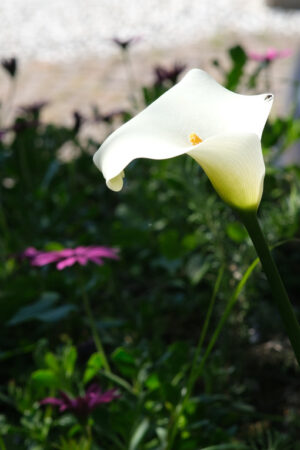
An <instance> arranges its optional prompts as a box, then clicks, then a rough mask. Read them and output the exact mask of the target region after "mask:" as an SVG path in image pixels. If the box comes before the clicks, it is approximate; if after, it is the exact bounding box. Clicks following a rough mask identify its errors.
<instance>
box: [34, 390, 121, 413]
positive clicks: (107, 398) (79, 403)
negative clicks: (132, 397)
mask: <svg viewBox="0 0 300 450" xmlns="http://www.w3.org/2000/svg"><path fill="white" fill-rule="evenodd" d="M119 397H120V395H119V394H118V393H117V390H116V389H110V390H109V391H106V392H102V391H101V389H100V387H99V386H98V385H97V384H92V385H91V386H90V387H89V388H88V389H87V391H86V393H85V395H84V396H82V397H76V398H71V397H69V395H68V394H66V393H65V392H60V397H59V398H57V397H47V398H44V399H43V400H42V401H41V402H40V405H53V406H58V407H59V411H60V412H64V411H71V412H72V413H73V414H74V415H75V416H77V417H78V418H80V419H83V418H86V417H87V416H88V415H89V414H91V412H92V411H93V410H94V409H95V408H96V407H97V406H99V405H101V404H102V403H110V402H112V401H113V400H115V399H116V398H119Z"/></svg>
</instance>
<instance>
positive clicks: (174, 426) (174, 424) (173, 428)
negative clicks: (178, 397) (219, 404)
mask: <svg viewBox="0 0 300 450" xmlns="http://www.w3.org/2000/svg"><path fill="white" fill-rule="evenodd" d="M223 274H224V265H222V266H221V267H220V269H219V272H218V276H217V280H216V283H215V286H214V289H213V293H212V296H211V299H210V302H209V307H208V310H207V313H206V316H205V320H204V325H203V328H202V330H201V334H200V338H199V341H198V345H197V348H196V351H195V355H194V359H193V363H192V368H191V372H190V376H189V379H188V382H187V388H186V393H185V395H184V398H183V400H182V402H181V403H180V404H179V405H178V407H177V408H176V410H175V414H174V417H173V418H172V419H171V421H170V426H169V438H168V447H167V449H171V448H172V445H173V442H174V439H175V437H176V434H177V430H178V419H179V417H180V415H181V413H182V412H183V411H184V409H185V406H186V404H187V402H188V400H189V398H190V396H191V393H192V391H193V388H194V384H195V382H196V380H197V378H198V374H199V368H198V359H199V356H200V354H201V351H202V347H203V342H204V339H205V337H206V334H207V330H208V326H209V324H210V319H211V315H212V311H213V307H214V304H215V300H216V297H217V294H218V292H219V288H220V284H221V281H222V278H223Z"/></svg>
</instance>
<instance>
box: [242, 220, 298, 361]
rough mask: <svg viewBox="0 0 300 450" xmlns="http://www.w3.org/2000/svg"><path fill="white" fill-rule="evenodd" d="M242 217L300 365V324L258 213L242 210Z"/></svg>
mask: <svg viewBox="0 0 300 450" xmlns="http://www.w3.org/2000/svg"><path fill="white" fill-rule="evenodd" d="M240 218H241V220H242V222H243V223H244V225H245V227H246V229H247V231H248V233H249V236H250V238H251V240H252V242H253V244H254V247H255V249H256V252H257V254H258V256H259V259H260V261H261V264H262V267H263V269H264V272H265V274H266V276H267V278H268V281H269V284H270V287H271V291H272V294H273V298H274V300H275V302H276V304H277V307H278V310H279V313H280V315H281V318H282V321H283V323H284V326H285V329H286V332H287V334H288V337H289V339H290V342H291V344H292V347H293V349H294V352H295V356H296V358H297V361H298V364H299V366H300V326H299V323H298V321H297V318H296V315H295V313H294V310H293V307H292V305H291V302H290V300H289V298H288V295H287V293H286V290H285V287H284V285H283V283H282V280H281V277H280V275H279V272H278V269H277V267H276V264H275V262H274V260H273V258H272V255H271V253H270V250H269V247H268V245H267V243H266V240H265V237H264V234H263V232H262V230H261V227H260V225H259V222H258V219H257V216H256V213H255V212H240Z"/></svg>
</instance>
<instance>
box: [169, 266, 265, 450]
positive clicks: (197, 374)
mask: <svg viewBox="0 0 300 450" xmlns="http://www.w3.org/2000/svg"><path fill="white" fill-rule="evenodd" d="M258 261H259V259H258V258H256V259H255V260H254V261H253V263H252V264H251V265H250V266H249V267H248V269H247V270H246V272H245V274H244V276H243V278H242V279H241V280H240V282H239V283H238V285H237V287H236V288H235V290H234V292H233V294H232V296H231V297H230V299H229V301H228V303H227V305H226V308H225V311H224V313H223V314H222V317H221V319H220V320H219V322H218V324H217V327H216V329H215V331H214V333H213V335H212V337H211V339H210V341H209V343H208V346H207V348H206V351H205V353H204V355H203V357H202V359H201V362H200V364H199V366H198V367H197V366H196V370H195V378H196V379H197V378H198V377H200V376H201V374H202V372H203V369H204V366H205V363H206V360H207V358H208V357H209V355H210V354H211V352H212V350H213V348H214V346H215V343H216V341H217V339H218V337H219V335H220V333H221V331H222V329H223V327H224V325H225V323H226V321H227V319H228V317H229V315H230V313H231V311H232V308H233V307H234V305H235V304H236V302H237V300H238V298H239V295H240V293H241V291H242V289H243V287H244V286H245V284H246V282H247V281H248V278H249V277H250V275H251V274H252V272H253V270H254V269H255V267H256V266H257V264H258ZM176 433H177V429H176V432H174V435H172V436H171V437H170V441H169V442H168V446H167V448H166V450H172V445H173V442H174V439H175V437H176ZM171 439H172V440H171Z"/></svg>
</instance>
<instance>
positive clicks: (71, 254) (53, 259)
mask: <svg viewBox="0 0 300 450" xmlns="http://www.w3.org/2000/svg"><path fill="white" fill-rule="evenodd" d="M22 256H23V258H27V259H29V261H30V264H31V265H32V266H47V265H48V264H51V263H56V268H57V269H58V270H63V269H65V268H66V267H69V266H73V265H74V264H76V263H78V264H80V265H81V266H85V265H86V264H87V263H88V262H89V261H91V262H93V263H95V264H97V265H98V266H101V265H102V264H104V261H103V259H104V258H109V259H119V256H118V253H117V250H116V249H113V248H110V247H98V246H88V247H76V248H74V249H73V248H65V249H63V250H52V251H41V250H37V249H36V248H34V247H28V248H27V249H26V250H25V251H24V252H23V254H22Z"/></svg>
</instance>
